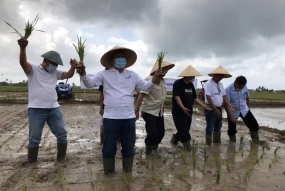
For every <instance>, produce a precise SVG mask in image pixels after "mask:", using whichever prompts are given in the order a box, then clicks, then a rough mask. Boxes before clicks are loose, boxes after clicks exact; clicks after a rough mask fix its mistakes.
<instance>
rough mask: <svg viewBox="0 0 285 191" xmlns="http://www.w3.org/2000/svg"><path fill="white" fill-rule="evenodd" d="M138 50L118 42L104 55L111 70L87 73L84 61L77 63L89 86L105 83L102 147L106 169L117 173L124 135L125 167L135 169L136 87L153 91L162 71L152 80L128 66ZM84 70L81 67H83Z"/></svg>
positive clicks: (132, 61)
mask: <svg viewBox="0 0 285 191" xmlns="http://www.w3.org/2000/svg"><path fill="white" fill-rule="evenodd" d="M136 59H137V55H136V53H135V52H134V51H133V50H131V49H128V48H124V47H118V46H115V47H113V48H112V49H111V50H109V51H108V52H106V53H105V54H104V55H103V56H102V57H101V64H102V65H103V66H104V67H105V68H109V69H108V70H103V71H101V72H98V73H97V74H95V75H94V76H89V75H86V72H85V66H84V64H83V63H77V62H75V64H76V65H77V68H78V69H80V70H82V72H79V75H80V76H81V80H82V82H83V83H84V85H85V86H86V87H88V88H92V87H95V86H99V85H102V86H104V88H103V94H104V106H105V107H104V114H103V125H104V143H103V148H102V157H103V167H104V172H105V173H106V174H108V173H114V171H115V155H116V152H117V144H116V142H117V140H118V138H119V137H120V139H121V146H122V150H121V153H122V157H123V158H122V162H123V171H124V172H129V173H130V172H131V171H132V166H133V159H134V155H135V150H134V146H135V141H136V132H135V121H136V116H135V109H134V97H133V94H134V92H135V89H141V90H145V91H150V90H151V88H152V87H153V85H154V83H156V82H157V81H158V80H159V77H160V75H162V72H161V70H159V71H157V72H156V73H155V75H154V77H153V79H152V80H151V81H145V80H144V79H142V78H141V77H140V76H139V75H138V74H136V73H135V72H133V71H130V70H127V69H126V68H127V67H130V66H131V65H133V64H134V63H135V61H136ZM80 70H77V72H78V71H80Z"/></svg>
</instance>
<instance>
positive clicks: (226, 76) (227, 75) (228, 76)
mask: <svg viewBox="0 0 285 191" xmlns="http://www.w3.org/2000/svg"><path fill="white" fill-rule="evenodd" d="M214 75H216V74H208V76H210V77H214ZM217 75H224V78H230V77H232V75H229V74H217Z"/></svg>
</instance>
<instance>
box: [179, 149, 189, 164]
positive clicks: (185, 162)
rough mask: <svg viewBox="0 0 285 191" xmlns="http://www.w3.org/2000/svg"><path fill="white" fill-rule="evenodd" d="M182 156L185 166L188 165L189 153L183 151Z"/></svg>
mask: <svg viewBox="0 0 285 191" xmlns="http://www.w3.org/2000/svg"><path fill="white" fill-rule="evenodd" d="M180 154H181V158H182V161H183V164H187V163H188V158H187V152H186V151H184V150H182V151H181V152H180Z"/></svg>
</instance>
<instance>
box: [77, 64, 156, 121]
mask: <svg viewBox="0 0 285 191" xmlns="http://www.w3.org/2000/svg"><path fill="white" fill-rule="evenodd" d="M81 80H82V82H83V84H84V85H85V86H86V87H87V88H92V87H96V86H99V85H102V86H103V94H104V105H105V107H104V115H103V117H104V118H109V119H131V118H135V112H134V97H133V94H134V92H135V90H136V89H140V90H144V91H150V90H151V89H152V87H153V85H154V84H153V83H152V81H145V80H144V79H142V78H141V77H140V76H139V75H138V74H136V73H135V72H133V71H130V70H127V69H124V70H123V72H121V73H119V71H118V70H116V69H114V68H110V69H109V70H103V71H101V72H98V73H97V74H95V75H93V76H90V75H85V76H82V77H81Z"/></svg>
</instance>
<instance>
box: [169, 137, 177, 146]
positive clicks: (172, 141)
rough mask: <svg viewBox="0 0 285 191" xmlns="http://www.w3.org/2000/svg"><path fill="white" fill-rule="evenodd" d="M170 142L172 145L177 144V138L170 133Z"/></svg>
mask: <svg viewBox="0 0 285 191" xmlns="http://www.w3.org/2000/svg"><path fill="white" fill-rule="evenodd" d="M170 143H171V144H173V145H177V144H178V140H177V139H176V138H175V136H174V135H172V137H171V140H170Z"/></svg>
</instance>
